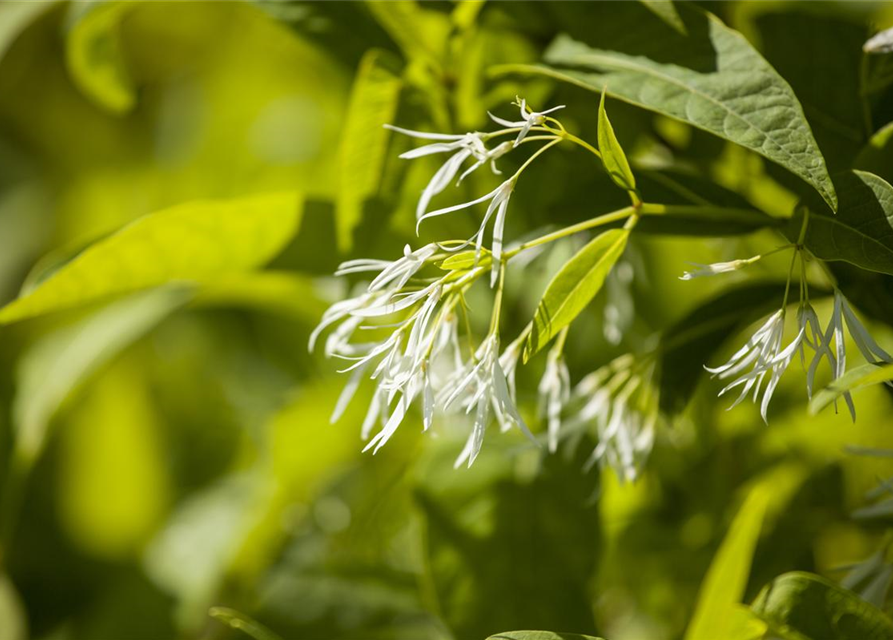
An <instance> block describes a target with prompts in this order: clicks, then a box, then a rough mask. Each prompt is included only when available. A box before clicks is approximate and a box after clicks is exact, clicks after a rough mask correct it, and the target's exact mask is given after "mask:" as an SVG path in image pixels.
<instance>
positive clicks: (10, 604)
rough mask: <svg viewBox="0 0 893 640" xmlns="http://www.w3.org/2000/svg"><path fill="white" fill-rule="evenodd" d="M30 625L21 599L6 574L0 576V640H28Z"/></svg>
mask: <svg viewBox="0 0 893 640" xmlns="http://www.w3.org/2000/svg"><path fill="white" fill-rule="evenodd" d="M27 637H28V624H27V620H26V618H25V610H24V607H23V606H22V601H21V598H19V594H18V592H17V591H16V588H15V586H13V584H12V581H11V580H10V579H9V577H8V576H7V575H6V574H0V638H3V639H4V640H26V638H27Z"/></svg>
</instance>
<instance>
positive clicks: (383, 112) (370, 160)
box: [336, 49, 403, 251]
mask: <svg viewBox="0 0 893 640" xmlns="http://www.w3.org/2000/svg"><path fill="white" fill-rule="evenodd" d="M397 66H398V65H397V62H396V60H395V59H394V57H393V56H392V54H390V53H388V52H386V51H380V50H378V49H372V50H370V51H367V52H366V54H365V55H364V56H363V59H362V61H361V62H360V68H359V70H358V71H357V76H356V80H354V85H353V90H352V91H351V96H350V103H349V105H348V108H347V119H346V122H345V125H344V133H343V137H342V139H341V158H340V163H339V191H338V202H337V210H336V228H337V231H338V246H339V247H340V249H341V250H342V251H349V250H350V247H351V244H352V241H353V236H352V234H353V230H354V228H355V227H356V226H357V224H359V222H360V219H361V218H362V213H363V202H364V201H365V200H366V199H367V198H368V197H370V196H372V195H374V194H375V193H376V191H377V190H378V185H379V184H380V182H381V172H382V167H383V166H384V160H385V154H386V153H387V147H388V139H389V133H390V132H389V131H388V130H387V129H385V128H384V127H383V126H382V125H384V124H387V123H391V122H393V121H394V115H395V114H396V112H397V104H398V102H399V100H400V89H401V88H402V86H403V82H402V81H401V79H400V77H399V76H398V75H397V74H396V72H395V71H393V69H396V68H397Z"/></svg>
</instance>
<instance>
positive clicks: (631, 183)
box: [598, 91, 636, 191]
mask: <svg viewBox="0 0 893 640" xmlns="http://www.w3.org/2000/svg"><path fill="white" fill-rule="evenodd" d="M606 93H607V91H603V92H602V98H601V100H600V101H599V103H598V150H599V152H600V153H601V154H602V162H603V163H604V165H605V170H607V172H608V175H609V176H611V180H613V181H614V184H616V185H617V186H618V187H620V188H621V189H626V190H627V191H635V190H636V179H635V178H634V177H633V172H632V170H631V169H630V168H629V161H628V160H627V159H626V154H625V153H624V152H623V147H621V146H620V142H619V141H618V140H617V136H616V135H615V134H614V127H612V126H611V121H610V120H608V112H607V111H605V95H606Z"/></svg>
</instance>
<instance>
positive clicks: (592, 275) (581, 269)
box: [524, 229, 629, 362]
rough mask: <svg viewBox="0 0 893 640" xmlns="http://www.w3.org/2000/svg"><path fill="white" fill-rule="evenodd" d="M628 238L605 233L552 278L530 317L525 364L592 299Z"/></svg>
mask: <svg viewBox="0 0 893 640" xmlns="http://www.w3.org/2000/svg"><path fill="white" fill-rule="evenodd" d="M628 238H629V231H628V230H626V229H610V230H608V231H605V232H604V233H602V234H601V235H599V236H598V237H596V238H595V239H594V240H592V241H591V242H590V243H589V244H587V245H586V246H585V247H583V248H582V249H580V251H579V252H577V254H576V255H575V256H574V257H573V258H571V259H570V260H569V261H568V262H567V263H566V264H565V265H564V266H563V267H562V268H561V270H560V271H559V272H558V273H556V274H555V277H554V278H552V281H551V282H550V283H549V286H548V287H546V292H545V293H544V294H543V299H542V300H540V304H539V306H538V307H537V309H536V314H535V315H534V317H533V330H532V331H531V332H530V336H529V337H528V338H527V343H526V344H525V346H524V361H525V362H526V361H527V359H528V358H530V356H532V355H534V354H535V353H536V352H538V351H539V350H540V349H542V348H543V347H545V346H546V344H548V342H549V340H551V339H552V338H553V337H554V336H555V335H556V334H557V333H558V332H559V331H561V330H562V329H563V328H564V327H566V326H567V325H569V324H570V323H571V322H573V320H574V318H576V317H577V315H578V314H579V313H580V312H581V311H582V310H583V309H584V308H585V307H586V305H588V304H589V302H590V301H591V300H592V299H593V298H594V297H595V294H597V293H598V292H599V290H600V289H601V288H602V285H603V284H604V282H605V278H606V277H607V276H608V272H609V271H611V268H612V267H613V266H614V263H615V262H617V259H618V258H619V257H620V255H621V254H622V253H623V250H624V248H625V247H626V241H627V239H628Z"/></svg>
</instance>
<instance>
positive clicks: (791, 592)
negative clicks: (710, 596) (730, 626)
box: [751, 571, 893, 640]
mask: <svg viewBox="0 0 893 640" xmlns="http://www.w3.org/2000/svg"><path fill="white" fill-rule="evenodd" d="M751 608H752V610H753V612H754V613H755V614H756V615H757V616H759V617H760V618H762V619H763V620H765V621H766V622H767V623H769V625H770V626H772V627H776V628H779V629H780V630H782V631H783V632H786V635H785V636H784V637H796V638H802V639H804V640H807V639H808V640H826V639H828V638H834V639H835V640H890V638H893V621H891V620H890V618H889V617H888V616H887V615H885V614H884V613H883V612H882V611H881V610H879V609H877V608H875V607H874V606H872V605H871V604H869V603H868V602H866V601H865V600H863V599H862V598H860V597H859V596H857V595H856V594H855V593H853V592H852V591H848V590H847V589H843V588H841V587H838V586H837V585H834V584H832V583H830V582H828V581H827V580H825V579H824V578H821V577H819V576H817V575H813V574H809V573H803V572H799V571H798V572H792V573H786V574H784V575H782V576H779V577H778V578H776V579H775V580H773V581H772V582H771V583H769V584H768V585H766V586H765V587H764V588H763V590H762V591H761V592H760V594H759V595H758V596H757V597H756V600H754V603H753V605H752V607H751ZM787 634H799V635H787Z"/></svg>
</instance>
